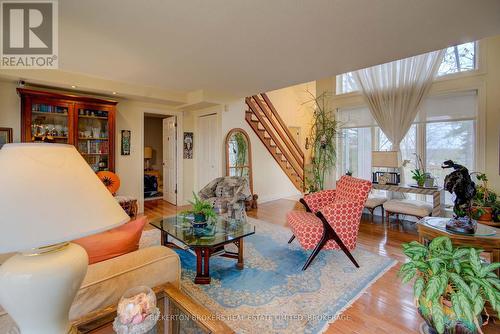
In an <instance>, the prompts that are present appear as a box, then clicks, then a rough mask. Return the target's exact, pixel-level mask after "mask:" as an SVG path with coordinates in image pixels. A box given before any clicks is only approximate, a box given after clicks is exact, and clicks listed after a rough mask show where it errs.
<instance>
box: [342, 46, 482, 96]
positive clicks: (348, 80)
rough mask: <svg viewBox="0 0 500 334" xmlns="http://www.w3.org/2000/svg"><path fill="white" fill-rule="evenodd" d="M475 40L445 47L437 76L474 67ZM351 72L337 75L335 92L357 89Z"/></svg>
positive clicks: (349, 91)
mask: <svg viewBox="0 0 500 334" xmlns="http://www.w3.org/2000/svg"><path fill="white" fill-rule="evenodd" d="M476 55H477V42H470V43H464V44H460V45H455V46H451V47H449V48H447V49H446V53H445V55H444V58H443V62H442V63H441V66H440V67H439V71H438V76H440V77H441V76H445V75H448V74H453V73H460V72H466V71H471V70H475V69H476ZM358 90H359V88H358V86H357V85H356V82H355V81H354V78H353V74H352V72H347V73H344V74H341V75H337V87H336V93H337V94H347V93H352V92H356V91H358Z"/></svg>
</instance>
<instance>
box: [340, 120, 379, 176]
mask: <svg viewBox="0 0 500 334" xmlns="http://www.w3.org/2000/svg"><path fill="white" fill-rule="evenodd" d="M371 139H372V136H371V128H350V129H342V130H341V131H340V140H339V142H340V145H339V146H340V147H339V149H340V150H341V151H342V152H343V159H342V160H339V161H341V164H340V165H338V166H337V168H338V170H339V171H341V172H342V173H343V174H344V173H346V172H347V171H349V172H351V173H352V175H353V176H357V177H360V178H363V179H367V180H371V153H372V144H371ZM366 159H368V161H367V160H366ZM367 162H368V163H367Z"/></svg>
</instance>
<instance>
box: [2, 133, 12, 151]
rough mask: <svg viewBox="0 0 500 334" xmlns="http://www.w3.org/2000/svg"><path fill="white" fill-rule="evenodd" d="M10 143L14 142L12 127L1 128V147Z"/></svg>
mask: <svg viewBox="0 0 500 334" xmlns="http://www.w3.org/2000/svg"><path fill="white" fill-rule="evenodd" d="M8 143H12V128H0V149H1V148H2V146H4V145H5V144H8Z"/></svg>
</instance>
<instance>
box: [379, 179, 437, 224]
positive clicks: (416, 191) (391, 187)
mask: <svg viewBox="0 0 500 334" xmlns="http://www.w3.org/2000/svg"><path fill="white" fill-rule="evenodd" d="M372 188H373V189H377V190H386V191H394V192H398V193H410V194H419V195H431V196H432V216H433V217H441V216H443V215H444V208H443V206H444V205H442V204H441V203H443V204H444V190H443V189H442V188H435V189H433V188H416V187H410V186H396V185H391V184H378V183H374V184H373V185H372Z"/></svg>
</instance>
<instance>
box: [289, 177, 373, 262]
mask: <svg viewBox="0 0 500 334" xmlns="http://www.w3.org/2000/svg"><path fill="white" fill-rule="evenodd" d="M370 190H371V182H370V181H366V180H362V179H357V178H354V177H351V176H346V175H345V176H342V177H341V178H340V180H339V181H338V182H337V189H336V190H323V191H319V192H316V193H313V194H309V195H306V196H304V198H302V199H301V200H300V201H301V202H302V204H304V206H305V208H306V212H303V211H292V212H289V213H288V215H287V221H288V225H289V226H290V228H291V229H292V232H293V235H292V237H291V239H290V241H289V242H288V243H291V242H292V241H293V240H294V239H295V237H297V239H298V241H299V243H300V245H301V246H302V248H304V249H306V250H313V252H312V253H311V255H310V256H309V258H308V259H307V261H306V263H305V264H304V267H303V268H302V270H306V269H307V267H308V266H309V265H310V264H311V262H312V261H313V260H314V258H315V257H316V255H318V253H319V252H320V251H321V250H322V249H340V250H342V251H343V252H344V253H345V254H346V255H347V257H349V259H350V260H351V261H352V262H353V263H354V265H355V266H356V267H358V268H359V265H358V263H357V262H356V260H355V259H354V257H353V256H352V254H351V251H352V250H353V249H354V248H355V247H356V241H357V238H358V232H359V223H360V219H361V213H362V211H363V207H364V206H365V202H366V199H367V198H368V194H369V192H370Z"/></svg>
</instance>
